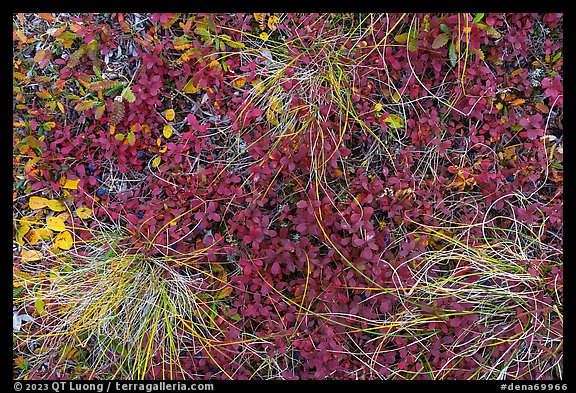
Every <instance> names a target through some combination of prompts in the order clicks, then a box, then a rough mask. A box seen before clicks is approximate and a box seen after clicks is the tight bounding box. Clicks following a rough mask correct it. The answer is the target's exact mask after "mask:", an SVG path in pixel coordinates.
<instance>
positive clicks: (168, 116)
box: [166, 109, 176, 121]
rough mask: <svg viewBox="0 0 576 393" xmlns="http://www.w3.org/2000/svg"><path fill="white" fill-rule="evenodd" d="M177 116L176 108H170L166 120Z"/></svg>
mask: <svg viewBox="0 0 576 393" xmlns="http://www.w3.org/2000/svg"><path fill="white" fill-rule="evenodd" d="M175 116H176V113H175V112H174V109H168V110H167V111H166V120H168V121H172V120H174V117H175Z"/></svg>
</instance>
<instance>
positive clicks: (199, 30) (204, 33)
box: [194, 27, 210, 38]
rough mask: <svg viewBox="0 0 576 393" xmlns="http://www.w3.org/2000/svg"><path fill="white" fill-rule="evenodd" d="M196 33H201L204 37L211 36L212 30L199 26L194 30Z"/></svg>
mask: <svg viewBox="0 0 576 393" xmlns="http://www.w3.org/2000/svg"><path fill="white" fill-rule="evenodd" d="M194 33H196V34H198V35H201V36H202V37H206V38H208V37H210V32H209V31H208V30H206V29H205V28H203V27H197V28H196V29H195V30H194Z"/></svg>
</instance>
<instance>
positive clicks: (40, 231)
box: [26, 228, 52, 245]
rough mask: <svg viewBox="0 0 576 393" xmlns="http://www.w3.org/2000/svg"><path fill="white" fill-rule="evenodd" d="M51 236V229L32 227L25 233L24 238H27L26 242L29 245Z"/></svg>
mask: <svg viewBox="0 0 576 393" xmlns="http://www.w3.org/2000/svg"><path fill="white" fill-rule="evenodd" d="M51 237H52V231H51V230H50V229H47V228H36V229H32V230H31V231H30V232H28V234H27V235H26V238H27V239H28V242H29V243H30V244H31V245H34V244H36V243H38V242H39V241H40V239H44V240H46V239H50V238H51Z"/></svg>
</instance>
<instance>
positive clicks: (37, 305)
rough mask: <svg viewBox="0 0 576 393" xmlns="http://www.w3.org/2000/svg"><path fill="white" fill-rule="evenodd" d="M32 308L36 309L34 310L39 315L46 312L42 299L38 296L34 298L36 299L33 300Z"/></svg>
mask: <svg viewBox="0 0 576 393" xmlns="http://www.w3.org/2000/svg"><path fill="white" fill-rule="evenodd" d="M34 308H35V309H36V312H37V313H38V314H39V315H43V314H45V313H46V311H45V310H44V300H42V299H40V298H38V299H36V301H35V302H34Z"/></svg>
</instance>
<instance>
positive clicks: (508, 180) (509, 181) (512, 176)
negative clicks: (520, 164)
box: [506, 175, 514, 183]
mask: <svg viewBox="0 0 576 393" xmlns="http://www.w3.org/2000/svg"><path fill="white" fill-rule="evenodd" d="M506 181H507V182H508V183H512V182H513V181H514V175H510V176H508V177H507V178H506Z"/></svg>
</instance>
